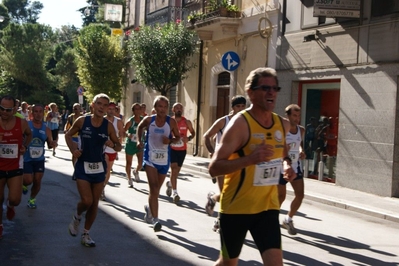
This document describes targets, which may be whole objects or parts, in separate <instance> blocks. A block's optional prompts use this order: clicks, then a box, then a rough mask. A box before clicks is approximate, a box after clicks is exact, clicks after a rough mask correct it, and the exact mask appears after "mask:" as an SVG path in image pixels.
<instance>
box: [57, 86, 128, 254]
mask: <svg viewBox="0 0 399 266" xmlns="http://www.w3.org/2000/svg"><path fill="white" fill-rule="evenodd" d="M109 102H110V100H109V97H108V96H107V95H106V94H103V93H101V94H97V95H96V96H94V99H93V102H92V104H91V106H92V110H93V112H92V114H89V115H86V116H81V117H79V118H78V119H77V120H76V121H75V123H74V124H73V125H72V128H71V129H70V130H69V131H68V133H67V134H66V135H65V140H66V143H67V144H68V147H69V150H70V151H71V153H72V154H73V156H75V157H76V158H77V161H76V164H75V176H76V185H77V188H78V191H79V195H80V201H79V202H78V204H77V210H76V213H75V214H74V215H73V217H72V221H71V223H70V224H69V233H70V234H71V235H72V236H76V235H77V234H78V232H79V224H80V220H81V219H82V214H83V212H85V211H86V220H85V224H84V229H83V234H82V236H81V243H82V245H84V246H86V247H95V245H96V244H95V242H94V241H93V240H92V239H91V237H90V235H89V230H90V229H91V226H92V225H93V223H94V220H95V219H96V216H97V211H98V201H99V199H100V195H101V192H102V190H103V188H104V181H105V173H106V170H107V163H106V161H105V155H104V145H106V146H108V147H111V148H113V149H114V150H115V151H120V150H121V149H122V145H121V144H120V142H119V139H118V137H117V136H116V132H115V128H114V127H113V125H112V124H111V123H110V122H109V121H108V120H107V119H106V118H104V115H105V114H106V111H107V108H108V104H109ZM76 132H79V136H80V138H81V147H80V148H78V145H77V143H76V142H74V141H72V136H73V135H74V134H75V133H76Z"/></svg>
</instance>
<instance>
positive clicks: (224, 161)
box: [209, 115, 274, 176]
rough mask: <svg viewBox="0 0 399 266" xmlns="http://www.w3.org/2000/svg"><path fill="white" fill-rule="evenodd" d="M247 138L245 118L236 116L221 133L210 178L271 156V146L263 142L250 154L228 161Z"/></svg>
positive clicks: (211, 165) (262, 160)
mask: <svg viewBox="0 0 399 266" xmlns="http://www.w3.org/2000/svg"><path fill="white" fill-rule="evenodd" d="M248 138H249V129H248V124H247V122H246V120H245V118H244V117H243V116H242V115H236V116H235V117H234V118H233V119H232V120H231V121H230V122H229V124H228V125H227V127H226V129H225V131H224V132H223V136H222V139H221V141H220V144H219V145H218V147H217V148H216V151H215V154H214V155H213V157H212V159H211V163H210V165H209V174H210V175H211V176H219V175H226V174H229V173H232V172H235V171H238V170H240V169H242V168H245V167H247V166H249V165H253V164H257V163H259V162H264V161H266V160H267V158H268V157H271V156H272V155H273V153H274V151H273V146H272V145H268V144H265V142H264V141H263V142H262V143H261V144H259V145H257V147H256V148H255V149H254V151H253V152H252V153H251V154H248V155H246V156H243V157H239V158H237V159H233V160H229V157H230V155H231V154H233V153H234V152H236V151H238V150H240V149H241V148H242V147H243V146H244V145H245V143H246V142H247V141H248Z"/></svg>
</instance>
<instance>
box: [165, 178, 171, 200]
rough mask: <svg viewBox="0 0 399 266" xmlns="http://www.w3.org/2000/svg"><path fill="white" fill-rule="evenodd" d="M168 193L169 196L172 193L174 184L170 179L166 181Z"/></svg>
mask: <svg viewBox="0 0 399 266" xmlns="http://www.w3.org/2000/svg"><path fill="white" fill-rule="evenodd" d="M166 195H168V197H170V196H171V195H172V185H171V184H170V182H169V181H167V182H166Z"/></svg>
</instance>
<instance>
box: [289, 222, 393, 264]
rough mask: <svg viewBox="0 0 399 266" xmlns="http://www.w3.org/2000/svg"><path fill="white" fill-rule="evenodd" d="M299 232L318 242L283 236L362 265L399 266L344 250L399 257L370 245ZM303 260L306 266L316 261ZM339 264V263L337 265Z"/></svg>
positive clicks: (306, 258) (303, 231)
mask: <svg viewBox="0 0 399 266" xmlns="http://www.w3.org/2000/svg"><path fill="white" fill-rule="evenodd" d="M297 231H298V233H299V234H301V235H304V236H307V237H311V238H314V239H316V240H309V239H305V238H302V237H300V236H299V237H298V236H289V235H285V234H283V236H285V237H288V238H291V239H293V240H296V241H298V242H301V243H303V244H307V245H311V246H314V247H317V248H320V249H322V250H325V251H327V252H328V253H330V254H333V255H335V256H338V257H343V258H347V259H349V260H353V261H357V262H358V263H359V264H360V265H387V266H390V265H392V266H394V265H396V266H397V265H398V263H391V262H385V261H381V260H379V259H377V258H373V257H369V256H365V255H362V254H358V253H357V252H356V251H355V252H356V253H354V252H353V253H352V252H348V251H346V250H343V249H353V250H359V249H363V250H369V251H373V252H375V253H378V254H382V255H385V256H391V257H396V256H397V255H396V254H391V253H387V252H384V251H381V250H375V249H372V248H370V246H369V245H365V244H363V243H360V242H356V241H353V240H350V239H347V238H342V237H332V236H330V235H325V234H320V233H315V232H311V231H306V230H299V229H297ZM341 248H342V249H341ZM286 259H288V258H286ZM301 259H304V265H312V264H311V263H310V262H312V261H313V260H314V259H313V258H308V257H303V258H301ZM293 262H295V263H296V262H297V261H295V260H294V261H293ZM331 263H333V262H331ZM337 264H339V263H337ZM314 265H322V264H319V263H316V264H314ZM326 265H327V264H326ZM328 265H331V264H328Z"/></svg>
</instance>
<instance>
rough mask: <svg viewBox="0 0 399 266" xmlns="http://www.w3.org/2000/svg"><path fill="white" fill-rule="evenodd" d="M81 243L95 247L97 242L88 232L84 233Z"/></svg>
mask: <svg viewBox="0 0 399 266" xmlns="http://www.w3.org/2000/svg"><path fill="white" fill-rule="evenodd" d="M80 243H82V245H84V246H86V247H95V246H96V242H94V241H93V239H91V237H90V235H89V234H87V233H83V234H82V239H81V241H80Z"/></svg>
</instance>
